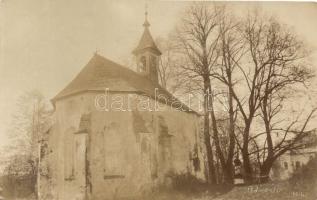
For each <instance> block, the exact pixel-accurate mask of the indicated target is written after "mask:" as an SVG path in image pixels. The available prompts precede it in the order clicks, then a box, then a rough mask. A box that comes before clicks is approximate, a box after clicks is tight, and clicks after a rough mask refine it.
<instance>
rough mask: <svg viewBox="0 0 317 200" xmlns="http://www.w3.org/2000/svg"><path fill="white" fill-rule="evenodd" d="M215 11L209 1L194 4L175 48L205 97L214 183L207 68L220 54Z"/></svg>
mask: <svg viewBox="0 0 317 200" xmlns="http://www.w3.org/2000/svg"><path fill="white" fill-rule="evenodd" d="M217 17H218V10H217V9H215V7H210V4H206V3H201V4H193V5H192V6H191V7H190V8H189V9H188V10H187V11H186V16H185V17H184V18H183V20H182V24H181V25H180V26H179V27H178V30H177V39H178V42H179V46H178V49H179V50H180V51H181V52H182V53H183V55H184V59H186V61H187V62H186V63H184V64H183V65H182V66H180V67H181V68H182V69H184V70H185V71H186V72H187V73H188V74H187V75H188V78H190V79H191V80H192V81H193V82H198V85H199V86H201V91H202V94H203V96H204V141H205V146H206V154H207V161H208V175H209V181H210V182H211V183H215V182H216V177H215V168H214V156H213V150H212V147H211V141H210V140H211V137H210V130H209V127H210V123H209V116H210V110H211V106H210V101H209V99H210V95H211V94H212V92H211V83H210V71H211V68H212V67H213V66H214V65H215V64H216V61H217V58H218V56H219V54H218V51H217V43H218V40H219V37H218V34H217Z"/></svg>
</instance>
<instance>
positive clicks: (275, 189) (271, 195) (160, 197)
mask: <svg viewBox="0 0 317 200" xmlns="http://www.w3.org/2000/svg"><path fill="white" fill-rule="evenodd" d="M267 199H269V200H284V199H285V200H286V199H287V200H317V187H316V186H312V188H311V189H310V190H301V189H296V188H294V187H292V186H291V185H289V183H288V182H278V183H269V184H261V185H252V186H240V187H235V188H233V189H231V190H230V191H226V192H220V191H218V192H217V191H208V190H207V191H203V192H199V193H196V194H189V193H186V192H185V193H184V192H175V191H174V192H172V191H170V192H163V193H161V194H155V195H152V196H150V197H148V198H144V200H267Z"/></svg>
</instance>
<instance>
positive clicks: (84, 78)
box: [52, 53, 195, 112]
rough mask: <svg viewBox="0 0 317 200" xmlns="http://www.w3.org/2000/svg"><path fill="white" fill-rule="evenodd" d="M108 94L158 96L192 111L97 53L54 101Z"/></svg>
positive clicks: (137, 75)
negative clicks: (79, 94)
mask: <svg viewBox="0 0 317 200" xmlns="http://www.w3.org/2000/svg"><path fill="white" fill-rule="evenodd" d="M106 88H108V89H109V91H116V92H131V93H139V94H143V95H146V96H149V97H151V98H154V97H155V89H156V88H157V90H156V91H157V93H156V94H157V96H158V95H160V96H161V97H162V96H163V97H164V98H166V99H167V104H168V105H171V103H172V102H173V104H174V105H175V106H177V107H180V105H181V107H182V109H183V111H188V112H195V111H193V110H191V109H190V108H188V106H186V105H185V104H183V103H182V102H181V101H179V100H178V99H177V98H175V97H174V96H173V95H172V94H170V93H169V92H168V91H167V90H165V89H164V88H162V87H161V86H160V85H159V84H158V83H154V82H152V81H151V80H150V79H148V78H147V77H145V76H142V75H139V74H138V73H136V72H134V71H133V70H130V69H128V68H126V67H124V66H122V65H120V64H117V63H115V62H113V61H111V60H109V59H107V58H105V57H103V56H101V55H99V54H97V53H95V55H94V56H93V57H92V58H91V59H90V61H89V62H88V63H87V64H86V66H85V67H84V68H83V69H82V70H81V71H80V72H79V74H78V75H77V76H76V77H75V78H74V79H73V80H72V81H71V82H70V83H69V84H68V85H67V86H66V87H65V88H64V89H63V90H62V91H61V92H59V93H58V94H57V95H56V96H55V97H54V98H53V99H52V102H53V104H55V102H56V101H58V100H60V99H63V98H65V97H68V96H72V95H75V94H78V93H81V92H88V91H105V89H106Z"/></svg>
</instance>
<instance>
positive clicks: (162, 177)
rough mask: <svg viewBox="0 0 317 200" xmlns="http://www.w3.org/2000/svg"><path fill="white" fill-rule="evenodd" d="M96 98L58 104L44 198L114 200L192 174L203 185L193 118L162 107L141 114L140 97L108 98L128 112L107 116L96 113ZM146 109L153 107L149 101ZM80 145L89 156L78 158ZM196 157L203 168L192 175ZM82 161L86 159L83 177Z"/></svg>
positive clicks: (107, 113)
mask: <svg viewBox="0 0 317 200" xmlns="http://www.w3.org/2000/svg"><path fill="white" fill-rule="evenodd" d="M96 95H97V93H86V94H80V95H76V96H72V97H69V98H65V99H62V100H59V101H57V102H56V112H55V116H56V123H55V125H54V127H52V129H51V130H50V133H49V134H50V141H49V149H50V151H51V152H50V156H49V157H48V158H47V161H45V162H47V163H48V165H49V166H50V170H51V172H50V173H51V180H50V182H49V184H50V185H51V187H50V189H47V188H48V187H42V188H43V190H44V191H42V193H43V195H44V194H47V193H48V191H47V190H51V191H50V193H51V194H52V195H53V196H54V199H67V200H71V199H83V198H86V197H92V199H96V200H97V199H113V198H115V197H125V196H137V195H140V194H142V193H144V192H148V191H150V190H151V189H153V188H154V187H156V186H158V185H159V184H168V182H169V181H170V180H169V176H168V175H169V174H181V173H192V174H194V175H196V176H197V177H198V178H201V179H204V168H203V166H204V164H203V159H202V155H201V151H194V150H195V147H197V145H196V144H197V143H199V141H200V139H199V127H198V116H197V115H196V114H194V113H187V112H182V111H176V110H175V109H173V108H171V107H170V106H168V105H163V104H159V107H160V108H161V109H160V110H159V111H153V110H149V109H144V110H142V109H141V110H140V109H137V108H138V104H139V103H140V101H142V100H140V98H139V96H138V95H129V94H126V93H123V94H110V96H111V97H114V96H116V97H117V96H118V95H120V96H121V97H122V98H123V99H125V100H124V101H123V102H124V103H123V104H124V106H125V107H126V108H127V107H129V108H131V109H123V110H124V111H123V110H122V109H121V110H118V109H117V108H118V107H114V108H113V107H111V108H110V109H108V110H107V111H106V110H101V109H100V108H99V109H97V107H96V105H95V99H96ZM128 98H130V99H129V102H127V99H128ZM148 103H149V104H151V105H152V106H153V105H155V104H157V103H156V102H154V101H153V100H152V99H151V100H149V102H148ZM128 104H129V105H128ZM118 106H119V104H118ZM121 106H122V105H121ZM119 107H120V106H119ZM83 116H85V117H86V118H89V119H88V121H89V122H86V121H87V119H85V120H86V121H85V120H83ZM87 116H88V117H87ZM83 135H84V137H83ZM74 138H79V139H74ZM80 138H82V139H80ZM84 138H87V139H84ZM80 141H81V142H80ZM85 141H86V142H85ZM74 145H75V147H74ZM78 145H86V149H87V150H86V151H85V152H84V153H81V154H78V153H77V154H76V148H78ZM72 147H74V148H75V149H72ZM194 152H198V154H197V153H196V154H197V155H198V157H199V163H200V167H201V169H200V170H196V171H195V169H194V166H193V160H192V159H193V155H194ZM82 154H84V155H82ZM82 156H83V157H82ZM82 158H85V159H86V163H85V165H84V166H85V170H84V173H82V172H83V164H82V162H80V160H82ZM78 160H79V161H78ZM83 180H84V181H83ZM43 184H45V181H43ZM44 188H46V189H44Z"/></svg>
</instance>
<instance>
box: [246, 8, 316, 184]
mask: <svg viewBox="0 0 317 200" xmlns="http://www.w3.org/2000/svg"><path fill="white" fill-rule="evenodd" d="M244 30H245V38H246V41H247V43H248V46H249V51H250V54H249V55H250V56H251V60H252V64H253V68H254V74H255V75H256V79H253V80H255V86H256V87H254V89H252V88H253V87H250V88H251V90H250V91H251V93H252V92H253V91H254V98H253V99H254V101H251V103H252V102H253V103H252V104H253V105H254V107H253V108H255V109H253V110H254V111H257V109H258V108H260V116H261V117H262V119H263V122H264V126H265V131H264V132H263V133H260V134H257V135H255V136H250V135H248V137H249V138H247V137H246V138H245V140H244V144H245V143H248V142H249V141H252V140H253V139H255V138H256V137H260V136H261V135H262V134H263V135H265V140H264V144H263V145H259V150H263V152H262V154H261V158H262V159H263V162H261V163H260V174H261V176H263V177H266V178H265V180H267V177H268V174H269V172H270V169H271V168H272V165H273V162H274V161H275V160H276V159H277V158H278V157H279V156H281V155H282V154H283V153H285V152H286V151H287V150H290V149H291V148H293V147H294V146H296V142H298V141H299V140H300V139H301V138H302V137H303V136H304V135H305V128H306V126H307V123H308V122H309V120H310V119H311V117H312V115H313V113H314V112H315V109H312V111H311V112H310V113H309V114H308V117H307V118H306V120H305V121H304V122H303V123H302V125H301V126H302V127H300V128H297V129H296V130H294V129H293V128H294V126H295V125H298V118H297V119H295V120H293V121H291V122H290V124H289V125H287V128H286V129H284V130H280V131H278V132H277V134H278V135H281V137H282V138H283V139H282V140H281V141H280V142H279V143H276V144H274V141H273V137H272V134H273V132H275V131H274V130H276V126H277V125H278V124H279V122H278V121H279V120H280V118H281V115H280V116H278V114H280V113H281V111H282V108H283V105H284V104H285V99H287V98H288V96H287V94H285V90H287V89H289V88H290V87H296V84H297V83H305V81H307V80H308V79H310V78H311V77H312V72H311V71H310V70H309V69H308V68H307V66H306V65H305V64H306V63H304V62H303V61H304V60H305V58H306V57H307V51H306V50H305V45H304V44H303V43H302V42H301V41H299V40H298V38H297V37H296V35H295V34H294V33H293V32H292V31H291V30H290V29H289V28H287V27H286V26H283V25H281V24H280V23H279V22H278V21H277V20H276V19H273V18H271V19H268V20H265V21H264V18H261V16H260V15H257V14H256V15H252V16H249V17H248V20H247V22H246V28H245V29H244ZM244 73H245V74H246V72H245V71H244ZM246 80H247V79H246ZM248 85H251V86H253V85H254V84H253V82H251V83H249V82H248ZM251 100H252V99H251ZM249 102H250V99H249ZM249 108H252V107H249ZM278 117H279V119H278ZM273 119H278V120H273ZM284 126H285V124H284ZM290 133H293V134H295V133H296V134H295V136H293V138H292V142H288V144H287V145H285V142H286V140H285V139H286V138H288V136H289V135H290ZM288 141H289V140H288ZM248 155H250V152H249V153H248ZM245 156H246V155H245Z"/></svg>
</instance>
